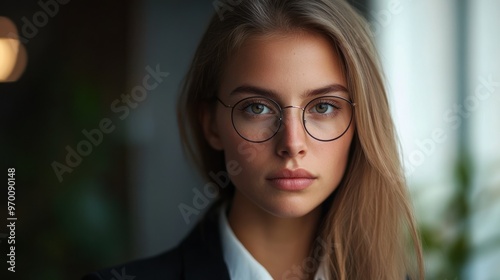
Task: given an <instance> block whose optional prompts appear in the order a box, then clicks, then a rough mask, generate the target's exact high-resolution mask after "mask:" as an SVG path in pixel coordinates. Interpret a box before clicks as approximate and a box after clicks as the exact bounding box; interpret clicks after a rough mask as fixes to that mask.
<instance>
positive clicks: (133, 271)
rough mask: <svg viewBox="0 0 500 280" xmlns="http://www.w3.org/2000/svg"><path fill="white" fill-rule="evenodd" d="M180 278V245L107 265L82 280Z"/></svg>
mask: <svg viewBox="0 0 500 280" xmlns="http://www.w3.org/2000/svg"><path fill="white" fill-rule="evenodd" d="M136 277H137V279H151V280H154V279H182V258H181V250H180V247H176V248H174V249H172V250H169V251H167V252H164V253H162V254H160V255H157V256H154V257H150V258H145V259H140V260H136V261H132V262H128V263H125V264H121V265H117V266H115V267H109V268H106V269H102V270H100V271H97V272H94V273H91V274H88V275H86V276H84V277H83V279H82V280H111V279H129V280H131V279H135V278H136Z"/></svg>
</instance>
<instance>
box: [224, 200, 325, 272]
mask: <svg viewBox="0 0 500 280" xmlns="http://www.w3.org/2000/svg"><path fill="white" fill-rule="evenodd" d="M225 210H226V207H221V208H220V213H219V231H220V235H221V243H222V254H223V256H224V261H225V262H226V265H227V268H228V270H229V276H230V278H231V279H236V280H272V279H273V278H272V277H271V274H269V272H268V271H267V270H266V269H265V268H264V266H262V265H261V264H260V263H259V262H258V261H257V260H256V259H255V258H254V257H253V256H252V255H251V254H250V252H248V250H247V249H246V248H245V246H243V244H241V242H240V241H239V240H238V238H237V237H236V235H234V232H233V230H232V229H231V226H230V225H229V222H228V221H227V217H226V211H225ZM298 277H299V276H298V275H296V274H293V271H292V269H290V271H289V272H287V273H285V274H283V277H282V279H298ZM282 279H279V280H282ZM327 279H328V278H327V277H326V273H325V269H324V263H322V264H320V266H319V268H318V270H317V271H316V274H315V275H314V280H327ZM277 280H278V279H277Z"/></svg>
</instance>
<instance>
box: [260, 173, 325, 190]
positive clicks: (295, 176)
mask: <svg viewBox="0 0 500 280" xmlns="http://www.w3.org/2000/svg"><path fill="white" fill-rule="evenodd" d="M316 178H317V177H316V176H314V175H312V174H311V173H310V172H308V171H307V170H305V169H301V168H299V169H295V170H290V169H282V170H279V171H277V172H274V173H272V174H271V175H270V176H268V177H267V178H266V180H267V181H269V182H270V183H271V185H272V186H273V187H275V188H277V189H280V190H284V191H301V190H304V189H306V188H307V187H309V186H310V185H311V184H312V183H313V182H314V180H316Z"/></svg>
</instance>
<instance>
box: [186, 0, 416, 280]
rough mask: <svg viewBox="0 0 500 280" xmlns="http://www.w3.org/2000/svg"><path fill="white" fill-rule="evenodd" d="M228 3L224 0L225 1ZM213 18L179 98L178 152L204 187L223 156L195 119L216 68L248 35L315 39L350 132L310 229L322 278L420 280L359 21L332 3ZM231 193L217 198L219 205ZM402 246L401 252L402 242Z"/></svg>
mask: <svg viewBox="0 0 500 280" xmlns="http://www.w3.org/2000/svg"><path fill="white" fill-rule="evenodd" d="M233 2H234V1H233ZM239 2H241V3H239V4H237V5H235V6H233V7H232V10H229V11H227V12H226V13H225V14H224V17H223V19H222V18H219V17H218V16H216V15H214V17H213V18H212V20H211V22H210V24H209V26H208V29H207V30H206V32H205V35H204V36H203V38H202V40H201V43H200V45H199V47H198V49H197V51H196V54H195V56H194V59H193V62H192V64H191V68H190V70H189V72H188V74H187V76H186V79H185V82H184V88H183V90H182V94H181V96H180V99H179V104H178V117H179V128H180V132H181V138H182V141H183V143H184V146H185V149H186V151H187V153H188V155H189V156H190V157H192V159H193V160H194V162H195V163H196V164H197V165H198V167H199V169H200V170H201V172H202V174H203V175H204V176H205V177H206V178H207V179H208V180H213V179H212V178H210V177H209V176H208V174H209V173H210V172H213V171H224V170H226V168H225V163H224V156H223V153H222V152H220V151H216V150H214V149H212V148H211V147H210V145H209V144H208V142H207V141H206V140H205V138H204V136H203V130H202V127H201V122H200V117H201V116H200V112H201V111H202V110H203V108H204V107H205V106H207V105H208V106H209V107H210V106H211V105H212V104H213V103H212V102H213V100H214V98H215V96H216V94H217V90H218V88H219V84H220V79H221V76H222V71H223V68H224V64H225V62H226V61H227V60H228V59H230V57H231V54H232V53H234V52H235V51H236V50H237V49H238V47H239V46H241V45H242V44H244V42H245V40H246V39H247V38H249V37H250V36H257V35H266V34H271V33H282V32H285V33H289V32H295V31H306V32H316V33H320V34H322V35H323V36H325V37H326V38H329V39H330V40H331V42H332V47H333V48H335V49H336V51H337V52H338V54H339V56H340V58H341V60H342V62H343V70H344V73H345V75H346V79H347V88H348V90H349V93H350V95H351V100H352V101H353V102H355V103H356V110H355V116H354V119H355V124H356V132H355V135H354V137H353V140H352V141H353V142H352V144H351V150H350V157H349V162H348V166H347V169H346V172H345V174H344V177H343V180H342V182H341V183H340V185H339V186H338V187H337V189H336V191H335V192H334V193H333V194H332V196H331V199H329V200H328V202H325V204H326V207H327V209H326V214H325V215H324V218H323V221H322V224H321V227H320V229H319V233H320V239H321V240H322V242H324V243H326V244H327V245H328V246H324V248H325V249H324V253H325V255H324V256H325V260H324V261H325V262H326V263H327V271H328V273H329V275H330V277H331V278H332V279H394V280H396V279H397V280H401V279H404V278H405V277H406V276H409V277H410V279H423V260H422V251H421V245H420V240H419V236H418V232H417V228H416V224H415V221H414V218H413V214H412V208H411V203H410V202H409V198H408V193H407V187H406V183H405V179H404V173H403V171H402V167H401V163H400V160H399V154H398V149H397V142H396V135H395V131H394V125H393V122H392V119H391V116H390V110H389V104H388V101H387V96H386V92H385V87H384V82H383V77H382V74H381V73H382V71H381V68H380V64H379V61H378V56H377V53H376V51H375V48H374V45H373V43H372V40H371V36H370V31H369V30H368V25H367V23H366V21H365V20H364V19H363V18H362V17H361V16H360V15H359V14H358V13H357V12H356V11H354V10H353V9H352V8H351V6H349V5H348V4H347V3H346V2H344V1H341V0H251V1H250V0H249V1H239ZM233 191H234V188H233V187H228V188H225V189H222V190H221V194H222V195H221V199H222V200H223V199H227V198H228V197H230V196H231V193H232V192H233ZM407 241H410V245H411V246H408V242H407Z"/></svg>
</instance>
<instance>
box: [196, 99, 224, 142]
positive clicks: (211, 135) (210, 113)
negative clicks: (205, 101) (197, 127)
mask: <svg viewBox="0 0 500 280" xmlns="http://www.w3.org/2000/svg"><path fill="white" fill-rule="evenodd" d="M199 118H200V124H201V126H202V127H203V134H204V135H205V139H207V142H208V143H209V144H210V146H212V148H214V149H215V150H219V151H222V150H223V145H222V141H221V138H220V135H219V131H218V129H217V125H216V123H215V111H214V109H211V108H209V105H205V106H202V109H201V113H200V116H199Z"/></svg>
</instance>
